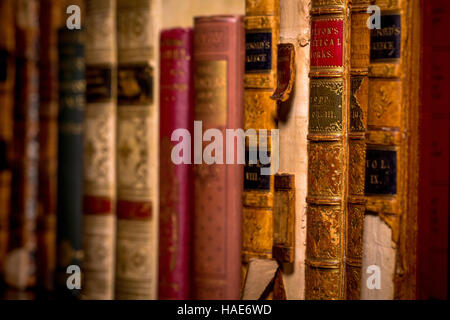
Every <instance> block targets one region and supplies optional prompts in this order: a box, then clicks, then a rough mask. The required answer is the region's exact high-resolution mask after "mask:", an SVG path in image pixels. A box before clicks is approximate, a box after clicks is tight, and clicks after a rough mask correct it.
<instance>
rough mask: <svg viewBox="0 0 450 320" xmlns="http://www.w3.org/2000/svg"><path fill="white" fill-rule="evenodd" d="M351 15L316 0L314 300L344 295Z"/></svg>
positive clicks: (310, 251) (311, 213) (310, 242)
mask: <svg viewBox="0 0 450 320" xmlns="http://www.w3.org/2000/svg"><path fill="white" fill-rule="evenodd" d="M337 2H338V3H337ZM348 13H349V12H348V1H344V0H343V1H331V0H325V1H319V0H316V1H312V9H311V15H312V18H311V70H310V77H311V81H310V100H309V134H308V140H309V145H308V195H307V199H306V201H307V227H306V229H307V231H306V232H307V236H306V261H305V263H306V274H305V282H306V283H305V299H309V300H311V299H313V300H315V299H324V300H331V299H333V300H334V299H343V298H344V297H345V282H344V254H345V252H344V251H345V221H346V219H345V217H346V213H347V210H346V207H347V187H348V184H347V179H348V176H347V169H348V141H347V134H348V118H347V117H348V115H349V110H350V106H349V89H350V86H349V84H350V81H349V80H350V79H349V73H348V72H349V70H348V67H349V64H350V45H349V44H350V43H349V36H350V23H349V19H348Z"/></svg>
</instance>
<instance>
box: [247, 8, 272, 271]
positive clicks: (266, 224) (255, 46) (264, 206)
mask: <svg viewBox="0 0 450 320" xmlns="http://www.w3.org/2000/svg"><path fill="white" fill-rule="evenodd" d="M279 34H280V1H279V0H263V1H250V0H248V1H246V8H245V76H244V88H245V93H244V128H245V130H247V129H254V130H255V131H256V134H258V132H259V131H258V130H260V129H266V130H268V142H267V146H266V147H265V148H266V149H267V150H262V149H261V148H264V146H263V145H260V146H258V147H259V148H260V151H259V152H264V151H267V153H268V154H269V155H270V151H271V150H270V146H271V140H270V130H271V129H275V128H276V122H275V116H276V106H277V103H276V101H274V100H272V99H270V96H271V95H272V93H273V92H274V91H275V87H276V81H277V76H276V70H277V44H278V41H279ZM250 138H251V137H250ZM250 138H249V139H247V141H246V153H247V154H249V153H250V152H251V150H249V148H250V146H249V141H250ZM261 166H270V164H269V165H262V164H260V163H259V162H258V164H257V165H252V164H246V166H245V168H244V193H243V197H242V204H243V209H242V263H243V265H242V279H243V280H245V279H246V277H247V271H248V266H249V264H248V263H249V261H250V259H251V258H260V259H271V258H272V245H273V190H274V189H273V181H274V178H273V176H272V175H261V174H260V170H261Z"/></svg>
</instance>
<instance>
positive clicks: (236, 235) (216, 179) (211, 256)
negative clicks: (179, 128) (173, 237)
mask: <svg viewBox="0 0 450 320" xmlns="http://www.w3.org/2000/svg"><path fill="white" fill-rule="evenodd" d="M244 54H245V52H244V25H243V18H242V17H241V16H212V17H200V18H196V19H195V23H194V78H195V81H194V83H195V84H194V92H195V98H194V100H195V120H196V121H202V127H203V132H206V130H208V129H216V130H220V131H221V133H222V136H223V137H225V136H226V129H238V128H242V127H243V113H244V112H243V104H244V97H243V89H244V88H243V87H244V86H243V75H244V61H245V58H244ZM194 135H195V133H194ZM194 140H197V139H195V138H194ZM229 143H232V142H229ZM225 145H226V143H225V142H224V143H223V146H224V148H225ZM206 146H209V144H207V143H204V144H203V147H204V148H205V147H206ZM235 147H236V144H235ZM194 149H195V147H194ZM235 151H236V149H235ZM194 153H195V150H194ZM224 154H225V153H224ZM235 154H236V152H235ZM197 160H198V159H197ZM223 163H225V161H224V162H223ZM194 184H195V188H194V190H195V191H194V192H195V197H194V198H195V204H194V205H195V210H194V217H193V230H192V232H193V239H192V245H193V255H192V256H193V264H192V268H193V277H192V281H193V289H194V291H193V298H194V299H216V300H220V299H239V290H240V284H241V279H240V272H241V255H240V253H241V226H242V202H241V197H242V191H243V166H242V165H239V164H216V163H213V164H207V163H205V162H204V161H202V164H196V165H195V169H194Z"/></svg>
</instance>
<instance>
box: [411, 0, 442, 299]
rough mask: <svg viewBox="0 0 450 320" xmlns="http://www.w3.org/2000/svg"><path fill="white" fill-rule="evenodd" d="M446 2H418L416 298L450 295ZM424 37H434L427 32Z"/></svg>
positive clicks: (440, 297) (434, 297)
mask: <svg viewBox="0 0 450 320" xmlns="http://www.w3.org/2000/svg"><path fill="white" fill-rule="evenodd" d="M449 11H450V2H448V1H445V0H440V1H422V2H421V10H420V12H421V18H422V20H421V21H422V25H421V28H422V35H423V36H422V39H421V40H422V47H423V49H422V50H423V51H422V52H423V55H422V57H421V62H420V65H421V66H422V70H421V75H420V77H421V93H422V95H421V106H420V116H419V117H420V127H419V132H420V140H421V144H420V171H419V172H420V180H419V194H420V197H419V199H418V207H419V212H418V241H417V244H418V248H417V250H418V251H417V273H418V277H417V299H421V300H422V299H423V300H435V299H440V300H445V299H448V294H449V292H448V271H447V270H448V227H449V225H448V212H449V202H448V199H449V197H448V195H449V187H450V184H449V170H448V169H449V167H448V165H449V159H450V158H449V149H448V145H449V144H450V135H449V134H448V133H449V129H450V108H449V105H450V96H449V95H448V88H449V87H450V63H449V62H450V37H448V36H447V32H448V31H447V28H446V24H447V19H446V17H447V16H448V15H449V13H450V12H449ZM427 35H433V37H431V36H427Z"/></svg>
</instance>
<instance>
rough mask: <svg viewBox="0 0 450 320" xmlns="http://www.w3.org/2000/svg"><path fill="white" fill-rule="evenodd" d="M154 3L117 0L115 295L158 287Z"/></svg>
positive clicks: (140, 294)
mask: <svg viewBox="0 0 450 320" xmlns="http://www.w3.org/2000/svg"><path fill="white" fill-rule="evenodd" d="M159 4H160V1H159V0H131V1H130V0H119V1H118V2H117V32H118V34H117V40H118V43H117V46H118V63H119V65H118V108H117V219H118V220H117V250H116V254H117V267H116V277H115V279H116V285H115V293H116V296H115V297H116V298H117V299H155V298H156V294H157V287H158V283H157V281H158V279H157V251H158V247H157V241H158V237H157V231H158V230H157V219H158V211H159V206H158V159H159V158H158V152H159V150H158V141H159V140H158V134H159V129H158V123H159V121H158V120H159V116H158V104H157V94H156V93H157V89H156V88H157V85H158V82H155V79H157V78H156V77H155V74H157V68H156V61H157V60H156V59H157V54H158V50H157V45H158V40H157V27H158V17H159V14H160V12H159ZM136 26H139V27H136Z"/></svg>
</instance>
